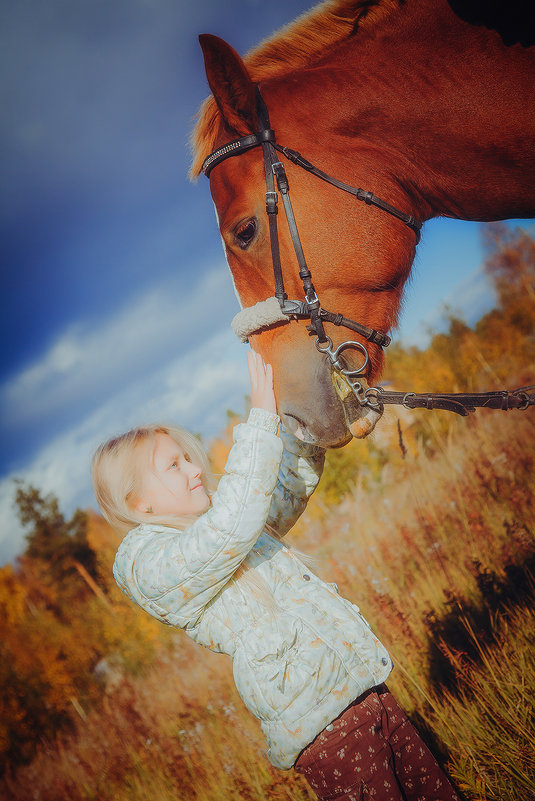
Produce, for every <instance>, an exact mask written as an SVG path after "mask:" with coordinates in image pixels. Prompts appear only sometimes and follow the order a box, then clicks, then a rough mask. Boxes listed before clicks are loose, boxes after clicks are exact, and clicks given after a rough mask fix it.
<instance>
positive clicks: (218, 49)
mask: <svg viewBox="0 0 535 801" xmlns="http://www.w3.org/2000/svg"><path fill="white" fill-rule="evenodd" d="M199 42H200V45H201V47H202V52H203V55H204V66H205V69H206V77H207V78H208V83H209V85H210V89H211V90H212V93H213V95H214V98H215V101H216V103H217V105H218V107H219V110H220V112H221V115H222V117H223V119H224V121H225V124H226V125H227V127H228V128H229V129H230V130H232V131H236V133H237V134H238V135H239V136H246V135H247V134H250V133H254V132H255V131H256V130H258V118H257V113H256V94H255V84H254V83H253V82H252V80H251V78H250V77H249V73H248V72H247V68H246V67H245V64H244V63H243V61H242V59H241V58H240V56H239V55H238V53H236V51H235V50H234V49H233V48H232V47H231V46H230V45H229V44H227V43H226V42H225V41H223V39H220V38H219V37H218V36H212V35H211V34H209V33H203V34H201V36H199Z"/></svg>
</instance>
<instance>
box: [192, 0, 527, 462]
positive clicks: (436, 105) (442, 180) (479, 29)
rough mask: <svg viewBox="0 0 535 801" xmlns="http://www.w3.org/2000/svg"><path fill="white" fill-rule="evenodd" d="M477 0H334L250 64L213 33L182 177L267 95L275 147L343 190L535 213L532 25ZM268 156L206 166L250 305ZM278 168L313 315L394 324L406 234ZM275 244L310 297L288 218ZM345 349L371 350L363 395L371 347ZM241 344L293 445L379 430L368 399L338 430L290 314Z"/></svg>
mask: <svg viewBox="0 0 535 801" xmlns="http://www.w3.org/2000/svg"><path fill="white" fill-rule="evenodd" d="M483 7H484V4H479V6H478V3H473V2H472V3H468V4H466V3H464V4H463V3H462V2H459V0H456V1H455V2H454V0H450V2H448V0H329V1H328V2H324V3H322V4H321V5H319V6H316V7H314V8H313V9H312V10H311V11H310V12H308V13H306V14H304V15H303V16H302V17H300V18H298V19H297V20H296V21H294V22H293V23H291V24H290V25H289V26H287V27H286V28H284V29H283V30H281V31H280V32H278V33H276V34H274V35H273V36H272V37H271V38H269V39H267V40H265V41H264V42H263V43H261V44H260V45H259V46H258V47H257V48H255V49H254V50H252V51H251V52H250V53H249V54H248V55H246V56H245V58H243V59H242V58H241V57H240V56H239V55H238V53H236V51H235V50H234V49H233V48H232V47H231V46H230V45H229V44H227V43H226V42H224V41H223V40H221V39H219V38H218V37H215V36H211V35H208V34H205V35H202V36H200V37H199V40H200V44H201V47H202V50H203V55H204V61H205V68H206V76H207V79H208V84H209V86H210V89H211V92H212V95H211V96H210V97H209V98H208V99H207V100H206V101H205V102H204V104H203V106H202V107H201V110H200V112H199V116H198V121H197V123H196V126H195V129H194V132H193V135H192V143H193V153H194V157H193V163H192V168H191V177H192V178H193V179H195V178H196V177H198V176H199V175H200V173H201V171H202V165H203V162H204V160H205V159H206V157H207V156H208V154H210V153H212V152H213V151H214V150H217V149H218V148H221V147H223V146H225V145H227V144H228V143H229V142H231V141H233V140H236V139H237V138H243V137H248V136H250V135H251V134H254V133H255V132H257V131H258V130H259V129H260V128H262V127H264V128H265V126H266V124H267V123H266V122H262V120H261V119H260V116H261V112H260V111H259V96H261V98H262V99H263V103H264V104H265V108H266V109H267V112H268V113H269V119H270V122H269V124H270V126H271V128H272V129H273V131H275V134H276V141H277V142H278V143H280V144H281V145H282V146H286V147H287V148H293V149H295V150H297V151H299V153H302V154H303V157H304V160H305V161H306V162H307V163H310V162H311V163H313V164H314V165H317V166H318V168H319V169H320V170H321V171H322V172H323V173H326V174H328V175H330V176H334V177H335V178H336V179H338V180H339V181H342V182H344V184H348V185H351V186H353V187H365V188H366V189H367V190H371V191H368V197H372V196H375V197H376V199H377V197H380V198H382V199H383V200H384V201H385V202H386V205H390V207H393V208H394V209H395V210H396V209H397V210H400V213H401V212H402V213H403V214H405V215H407V219H411V220H418V221H422V222H424V221H425V220H428V219H430V218H432V217H436V216H446V217H455V218H459V219H464V220H475V221H492V220H500V219H507V218H511V217H518V218H520V217H525V218H527V217H533V216H535V180H534V178H535V169H534V167H535V141H534V139H535V136H534V133H535V112H534V92H533V79H534V77H535V47H534V46H533V42H531V41H528V40H529V36H527V35H526V30H527V29H526V28H524V29H522V27H521V26H520V28H515V26H514V25H512V24H510V25H509V24H508V23H511V19H510V18H509V17H508V14H511V13H514V4H513V6H512V8H513V11H511V12H508V10H507V8H506V9H504V10H503V16H504V19H502V20H501V25H499V24H497V22H496V19H494V20H490V22H489V20H488V19H484V18H481V14H483V12H482V11H480V9H481V8H483ZM513 22H514V20H513ZM519 31H520V32H519ZM262 149H263V147H262V148H260V147H252V148H251V149H249V150H243V151H242V150H241V149H238V152H237V154H236V156H235V157H232V154H231V157H228V158H224V160H222V161H221V163H217V165H216V166H215V167H213V168H212V169H211V171H210V190H211V194H212V198H213V201H214V205H215V209H216V215H217V219H218V225H219V230H220V233H221V237H222V240H223V245H224V250H225V253H226V258H227V261H228V264H229V266H230V270H231V273H232V277H233V281H234V286H235V290H236V293H237V296H238V299H239V301H240V303H241V305H242V307H245V308H248V307H251V306H254V305H255V304H257V303H258V302H259V301H264V300H266V298H269V297H270V296H272V295H273V282H274V277H273V267H272V254H271V247H270V235H269V224H268V219H267V218H268V215H266V207H265V204H266V198H267V196H266V171H265V165H264V161H263V159H262ZM226 150H227V148H225V155H229V154H228V153H226ZM280 158H281V161H282V160H284V159H283V156H282V155H281V157H280ZM285 166H286V174H287V178H288V181H289V184H290V185H291V196H292V202H293V209H294V214H295V220H296V223H297V226H298V229H299V237H300V241H301V244H302V248H303V252H304V253H305V254H306V258H307V264H308V267H309V269H310V273H311V274H312V275H313V276H314V288H315V290H316V292H317V296H318V297H319V298H320V299H321V305H322V306H325V308H327V309H334V310H335V311H336V313H338V314H339V315H343V316H344V317H345V318H349V319H351V320H356V321H359V322H360V323H361V324H363V325H364V326H367V327H368V328H370V329H372V330H375V331H388V330H389V329H390V328H391V327H392V326H395V324H396V320H397V315H398V312H399V307H400V300H401V295H402V289H403V285H404V283H405V281H406V279H407V277H408V275H409V273H410V269H411V265H412V262H413V259H414V256H415V250H416V245H417V240H418V236H417V233H416V229H415V227H414V226H411V225H410V224H404V222H403V220H402V219H400V218H396V216H393V215H392V214H390V213H385V211H384V208H381V207H380V205H373V203H368V202H366V203H356V202H355V197H354V196H352V195H351V194H348V193H347V192H342V191H339V188H338V187H337V186H336V185H335V186H333V185H332V184H329V183H327V182H325V181H320V180H318V178H317V175H314V174H313V173H312V172H310V171H309V170H308V169H302V168H301V167H302V165H299V164H298V163H292V162H290V161H287V162H286V165H285ZM273 169H275V167H274V168H273ZM359 191H362V190H360V189H359ZM372 192H373V195H372V194H371V193H372ZM364 194H366V192H365V193H364ZM361 199H363V198H361ZM278 238H279V248H280V259H281V264H282V272H283V274H284V286H285V290H286V291H287V293H288V295H289V297H290V298H296V297H299V296H300V295H301V296H302V291H303V290H302V288H301V282H300V278H299V274H298V270H297V267H296V259H295V254H294V252H293V242H292V237H291V235H290V230H289V227H288V226H287V225H286V224H285V222H284V219H283V216H282V215H279V222H278ZM324 331H326V332H327V334H328V337H329V338H330V340H329V341H332V343H334V344H333V349H334V348H336V347H337V346H338V345H340V343H342V342H343V341H344V340H345V339H347V335H346V334H344V333H343V332H342V330H341V328H339V327H336V326H335V325H334V324H333V323H329V322H325V323H324ZM351 339H352V340H354V341H356V342H357V343H359V342H361V343H364V344H365V346H366V350H367V355H368V356H369V358H368V359H367V360H366V369H365V371H364V372H365V376H364V377H363V378H362V381H363V382H364V387H366V386H367V384H366V382H368V385H369V384H370V383H371V382H373V381H375V380H376V379H377V377H378V376H379V375H380V372H381V368H382V364H383V351H382V347H381V343H380V342H379V343H377V342H374V341H371V342H365V340H364V339H363V337H362V336H361V335H360V334H356V333H352V336H351ZM249 341H250V343H251V346H252V347H253V348H254V350H256V351H258V352H259V353H261V355H262V356H263V357H264V359H265V360H266V361H269V362H271V363H272V364H273V367H274V373H275V377H276V379H275V392H276V396H277V400H278V407H279V413H280V416H281V419H282V421H283V423H284V425H285V426H287V427H288V428H289V429H290V430H291V431H293V432H295V433H296V435H297V436H298V437H300V438H301V439H303V440H305V441H307V442H311V443H316V444H318V445H322V446H324V447H340V446H343V445H344V444H346V443H347V442H348V441H349V440H350V439H351V436H352V435H355V436H365V435H367V434H368V433H369V432H370V431H371V430H372V428H373V426H374V425H375V423H376V421H377V420H378V419H379V416H380V413H381V409H380V408H378V404H376V405H375V407H374V408H371V407H366V406H358V409H357V410H356V411H355V410H353V417H354V418H356V419H354V420H353V421H351V420H348V418H347V409H345V408H344V404H343V402H342V396H341V393H340V391H339V388H338V387H337V385H336V381H333V376H332V371H331V362H330V361H329V359H328V358H327V357H326V356H325V355H322V354H321V353H318V349H317V348H315V347H314V342H313V339H312V338H311V337H310V336H309V335H308V331H307V328H306V321H305V320H302V319H299V318H296V319H291V320H289V318H286V323H285V324H283V323H282V322H280V323H278V324H274V325H268V326H267V327H264V328H262V329H259V330H257V331H254V332H251V333H250V334H249ZM316 344H317V343H316ZM320 349H321V348H320ZM360 357H361V354H359V353H357V352H356V351H355V349H354V350H346V351H345V352H344V364H345V365H346V367H347V368H348V369H355V370H357V371H358V370H359V369H360V367H356V366H355V361H359V359H360Z"/></svg>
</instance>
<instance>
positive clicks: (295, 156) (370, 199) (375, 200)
mask: <svg viewBox="0 0 535 801" xmlns="http://www.w3.org/2000/svg"><path fill="white" fill-rule="evenodd" d="M274 147H275V148H276V150H278V151H279V152H280V153H283V154H284V155H285V156H286V158H287V159H289V161H291V162H293V163H294V164H297V166H298V167H302V168H303V169H304V170H307V171H308V172H310V173H312V175H315V176H316V177H317V178H321V180H322V181H326V182H327V183H328V184H331V185H332V186H336V188H337V189H341V190H342V191H343V192H349V194H350V195H353V196H354V197H356V198H357V200H363V201H364V203H366V204H367V205H368V206H377V208H379V209H382V210H383V211H386V212H387V214H391V215H392V216H393V217H397V219H398V220H401V222H404V223H405V225H408V226H409V228H412V230H413V231H414V233H415V234H416V237H417V242H419V241H420V233H421V228H422V223H421V222H420V221H419V220H417V219H416V217H413V216H412V214H405V212H403V211H400V210H399V209H397V208H396V207H395V206H392V205H391V204H390V203H387V202H386V200H382V199H381V198H380V197H377V195H374V194H373V193H372V192H368V191H367V190H366V189H360V188H355V187H354V186H350V185H349V184H345V183H344V182H343V181H339V180H338V179H337V178H333V177H332V175H328V174H327V173H326V172H323V170H320V169H319V168H318V167H315V166H314V165H313V164H311V163H310V161H308V160H307V159H305V158H304V157H303V156H302V155H301V153H298V152H297V150H290V148H289V147H282V146H281V145H278V144H275V145H274Z"/></svg>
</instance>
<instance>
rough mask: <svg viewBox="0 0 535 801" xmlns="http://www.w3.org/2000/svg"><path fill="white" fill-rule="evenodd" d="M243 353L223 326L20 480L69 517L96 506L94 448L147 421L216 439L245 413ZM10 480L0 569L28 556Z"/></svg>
mask: <svg viewBox="0 0 535 801" xmlns="http://www.w3.org/2000/svg"><path fill="white" fill-rule="evenodd" d="M245 350H246V349H245V348H244V347H243V345H241V344H240V343H239V342H238V340H237V339H236V338H235V336H234V334H233V333H232V332H231V331H230V329H229V328H228V326H225V328H223V329H220V330H218V331H217V332H216V333H215V334H214V335H213V336H212V337H211V338H210V339H208V340H207V341H203V342H202V344H199V345H197V346H194V347H190V348H189V349H188V350H185V351H183V352H182V353H181V355H179V356H177V357H175V358H171V359H168V360H167V361H166V363H165V364H163V365H161V366H159V367H158V369H156V370H154V371H153V372H150V371H149V372H147V373H146V375H144V376H142V377H139V378H138V379H137V380H136V381H134V382H132V383H131V384H130V385H129V386H128V387H127V388H125V389H123V390H122V391H119V392H116V393H115V394H114V395H113V396H111V397H109V398H108V399H107V400H106V401H105V402H104V403H103V404H102V405H99V406H98V407H97V408H95V409H94V410H93V411H92V412H91V413H90V414H88V415H87V416H86V417H85V418H84V419H83V420H82V421H81V422H80V423H79V424H77V425H75V426H73V427H72V428H71V429H69V430H68V431H65V432H64V433H62V434H61V435H60V436H58V437H56V438H55V439H54V440H53V441H52V442H50V443H48V444H47V445H46V446H45V447H44V448H42V449H41V450H40V451H39V453H37V454H36V455H35V457H34V458H33V459H32V460H31V461H30V463H29V464H28V465H27V467H26V468H24V469H23V470H21V471H18V472H17V477H19V478H21V479H22V480H23V481H24V482H25V483H27V484H28V483H31V484H33V485H34V486H36V487H38V488H39V489H40V490H41V491H42V492H43V493H45V494H46V493H49V492H52V493H54V494H55V495H57V497H58V498H59V500H60V505H61V508H62V509H63V510H64V511H65V513H66V514H68V515H70V514H72V512H73V511H74V509H75V508H76V507H77V506H81V507H83V508H84V507H87V506H95V501H94V499H93V494H92V490H91V484H90V477H89V463H90V458H91V454H92V453H93V451H94V450H95V448H96V447H97V445H98V444H99V443H100V442H102V441H104V440H105V439H107V438H109V437H111V436H114V435H116V434H118V433H121V432H123V431H125V430H127V429H128V428H131V427H133V426H135V425H138V424H141V423H144V422H150V421H162V422H165V421H168V422H177V423H179V424H180V425H184V426H185V427H186V428H189V429H190V430H193V431H195V432H199V433H201V434H203V437H205V438H210V437H212V436H214V435H216V434H217V433H218V432H219V431H220V430H221V429H222V428H223V427H224V425H225V422H226V419H225V411H226V410H227V409H228V408H233V409H235V410H237V411H241V410H242V408H243V398H244V395H245V394H246V393H247V392H248V388H249V384H248V378H247V368H246V363H245ZM13 478H14V476H13V475H11V476H7V477H6V478H4V479H3V480H2V481H0V562H3V561H6V560H10V559H12V558H13V557H14V556H15V555H16V554H17V553H20V551H21V550H22V549H23V537H24V532H23V530H22V527H21V526H20V524H19V523H18V520H17V518H16V514H15V511H14V505H13V499H14V495H15V485H14V483H13Z"/></svg>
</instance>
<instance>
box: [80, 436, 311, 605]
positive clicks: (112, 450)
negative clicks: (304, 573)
mask: <svg viewBox="0 0 535 801" xmlns="http://www.w3.org/2000/svg"><path fill="white" fill-rule="evenodd" d="M156 434H166V435H167V436H169V437H171V439H172V440H174V442H176V444H177V445H178V446H179V447H180V448H181V449H182V451H183V452H184V454H187V455H188V456H189V458H190V459H191V461H192V462H193V463H194V464H196V465H197V466H198V467H200V468H201V470H202V476H203V484H204V487H205V489H206V490H207V491H208V494H209V495H211V494H212V492H213V489H214V476H213V473H212V472H211V470H210V464H209V461H208V456H207V454H206V451H205V450H204V448H203V447H202V445H201V443H200V441H199V440H198V438H197V437H195V436H194V435H193V434H191V433H190V432H189V431H187V430H186V429H185V428H181V427H179V426H168V425H161V424H159V423H153V424H151V425H147V426H141V427H139V428H134V429H132V430H131V431H127V432H126V433H125V434H121V435H120V436H118V437H113V438H112V439H109V440H108V441H107V442H104V443H103V444H102V445H100V446H99V447H98V448H97V450H96V451H95V454H94V456H93V459H92V462H91V478H92V481H93V489H94V491H95V496H96V499H97V502H98V505H99V507H100V510H101V512H102V514H103V516H104V517H105V519H106V520H107V521H108V523H109V524H110V525H111V526H112V528H114V529H116V530H117V531H119V532H120V533H122V534H127V533H128V532H129V531H130V530H131V529H132V528H135V527H136V526H138V525H139V524H140V523H156V524H158V525H164V526H169V527H171V528H175V529H178V530H180V531H183V530H184V529H185V528H187V527H188V526H190V525H191V524H192V523H193V522H194V521H195V520H196V519H197V517H199V516H200V515H173V516H170V517H162V516H158V515H155V514H153V513H152V512H142V511H139V510H138V509H136V508H135V507H134V505H133V502H132V501H133V499H134V498H135V497H136V496H137V495H138V494H139V493H140V491H141V487H142V479H143V472H144V465H147V464H150V462H151V457H152V451H153V448H154V438H155V436H156ZM151 446H152V447H151ZM265 528H266V530H267V531H269V533H270V534H271V536H272V537H274V538H275V539H277V540H280V539H281V537H280V535H279V534H278V532H277V531H276V530H275V529H274V528H273V527H272V526H270V525H268V524H266V526H265ZM291 550H292V551H293V553H295V554H296V555H298V556H299V557H300V558H301V559H302V561H303V562H304V563H305V564H307V563H308V564H311V563H315V562H316V561H318V560H317V557H310V556H308V555H307V554H304V553H302V552H301V551H297V550H296V549H294V548H292V549H291ZM231 580H241V582H242V583H243V585H244V586H246V587H248V588H249V589H250V590H251V591H252V593H253V595H254V596H256V597H257V598H258V599H259V600H262V601H263V602H264V604H265V606H266V607H267V608H268V610H269V611H270V612H272V613H274V612H275V600H274V598H273V595H272V593H271V590H270V589H269V587H268V585H267V583H266V582H265V581H264V579H263V578H262V577H261V576H260V575H259V574H258V573H257V572H256V571H255V570H254V568H250V567H249V566H248V565H246V564H244V563H243V562H242V564H241V565H240V566H239V567H238V568H237V570H236V571H235V572H234V574H233V576H232V579H231Z"/></svg>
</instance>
